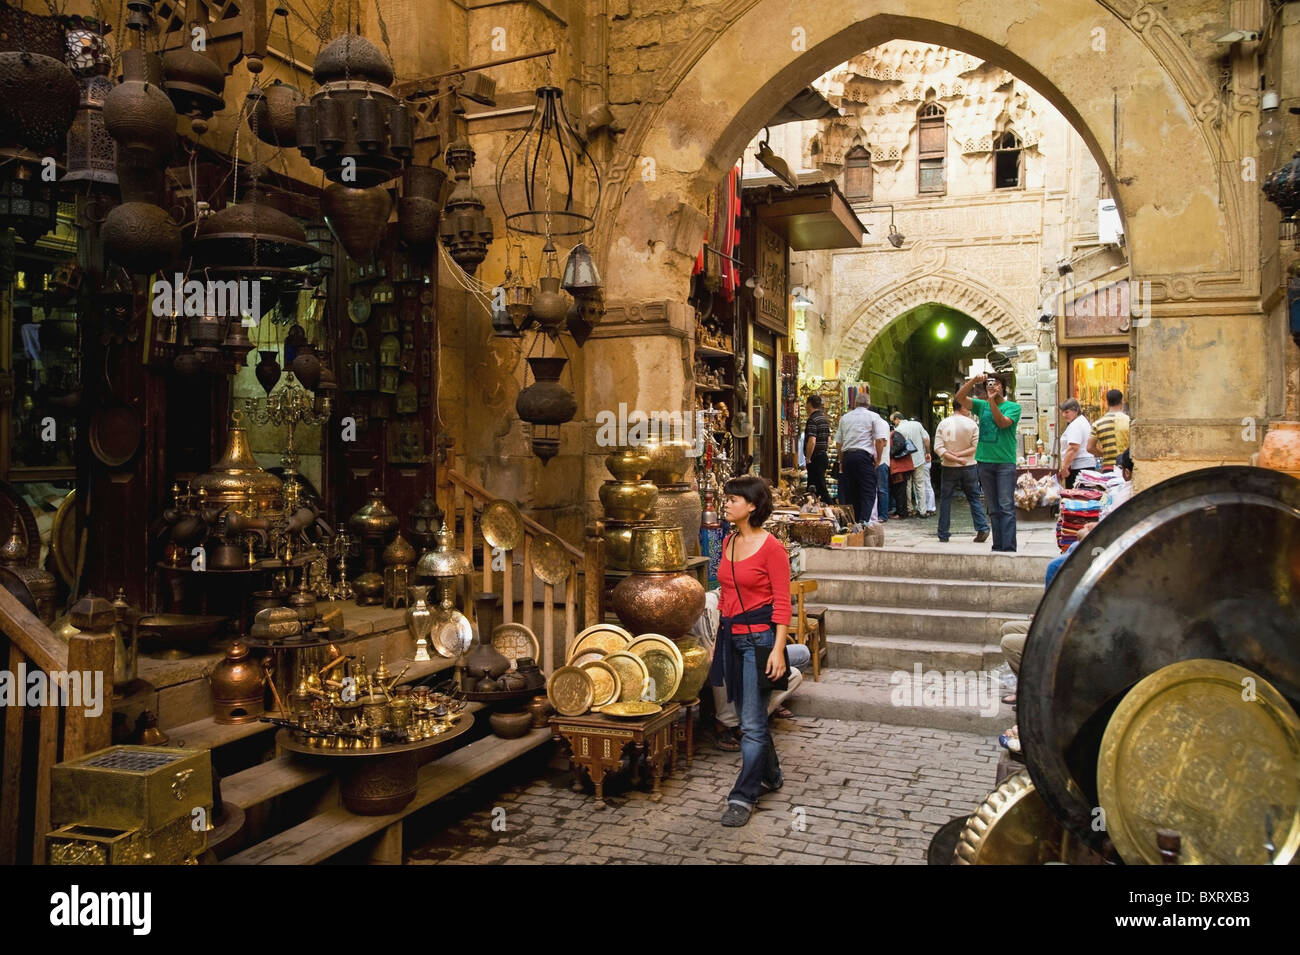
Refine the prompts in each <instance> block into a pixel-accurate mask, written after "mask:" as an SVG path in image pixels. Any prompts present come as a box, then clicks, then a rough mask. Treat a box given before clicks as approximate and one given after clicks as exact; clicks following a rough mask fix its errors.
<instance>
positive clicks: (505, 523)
mask: <svg viewBox="0 0 1300 955" xmlns="http://www.w3.org/2000/svg"><path fill="white" fill-rule="evenodd" d="M479 530H481V531H482V532H483V539H484V540H485V541H487V542H488V546H489V547H500V548H502V549H504V550H514V549H515V548H516V547H518V546H519V545H520V544H521V543H522V542H523V539H524V519H523V517H521V516H520V514H519V509H518V508H517V507H515V506H514V505H513V504H511V503H510V502H509V501H490V502H488V505H487V506H486V507H485V508H483V516H482V517H480V518H479Z"/></svg>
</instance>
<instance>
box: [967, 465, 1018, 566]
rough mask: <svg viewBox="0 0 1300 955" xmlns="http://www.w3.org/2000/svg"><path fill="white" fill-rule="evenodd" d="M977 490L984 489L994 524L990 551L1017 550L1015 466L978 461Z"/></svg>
mask: <svg viewBox="0 0 1300 955" xmlns="http://www.w3.org/2000/svg"><path fill="white" fill-rule="evenodd" d="M976 467H977V468H979V475H980V487H982V488H983V489H984V503H985V505H986V506H987V507H988V509H989V521H990V523H991V524H992V525H993V549H994V550H995V551H1007V552H1010V551H1014V550H1015V549H1016V501H1015V490H1016V466H1015V465H1014V464H989V463H988V462H985V461H981V462H979V464H977V465H976Z"/></svg>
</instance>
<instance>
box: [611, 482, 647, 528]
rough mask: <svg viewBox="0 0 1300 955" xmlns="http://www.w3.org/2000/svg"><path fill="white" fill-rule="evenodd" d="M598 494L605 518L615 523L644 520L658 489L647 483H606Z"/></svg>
mask: <svg viewBox="0 0 1300 955" xmlns="http://www.w3.org/2000/svg"><path fill="white" fill-rule="evenodd" d="M599 493H600V505H601V507H603V508H604V509H605V516H606V517H608V518H610V519H611V520H615V521H643V520H645V519H646V516H647V515H648V514H649V513H650V511H651V509H652V508H653V507H654V506H655V500H656V499H657V498H658V497H659V489H658V488H657V487H655V486H654V485H653V484H651V483H650V482H649V481H641V482H624V481H606V482H605V483H604V484H602V485H601V486H600V492H599Z"/></svg>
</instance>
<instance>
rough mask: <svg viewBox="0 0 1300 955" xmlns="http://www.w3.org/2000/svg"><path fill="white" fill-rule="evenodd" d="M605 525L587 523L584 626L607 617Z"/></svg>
mask: <svg viewBox="0 0 1300 955" xmlns="http://www.w3.org/2000/svg"><path fill="white" fill-rule="evenodd" d="M604 531H605V525H604V522H603V521H594V522H593V523H591V524H588V525H587V532H586V533H587V542H586V543H587V546H586V547H585V548H584V551H585V553H584V555H583V562H582V583H583V591H582V620H583V624H582V625H583V628H584V629H585V628H587V627H590V626H594V625H595V624H598V623H600V622H601V621H602V620H604V619H605V533H604Z"/></svg>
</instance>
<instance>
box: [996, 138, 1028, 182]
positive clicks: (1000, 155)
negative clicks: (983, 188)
mask: <svg viewBox="0 0 1300 955" xmlns="http://www.w3.org/2000/svg"><path fill="white" fill-rule="evenodd" d="M1024 178H1025V163H1024V147H1023V144H1022V143H1021V142H1020V137H1019V136H1017V135H1016V134H1015V133H1013V132H1012V131H1011V130H1009V129H1008V130H1007V131H1006V132H1004V133H999V134H997V135H995V136H994V137H993V188H994V189H1019V188H1020V187H1021V186H1023V185H1024Z"/></svg>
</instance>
